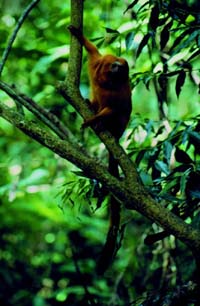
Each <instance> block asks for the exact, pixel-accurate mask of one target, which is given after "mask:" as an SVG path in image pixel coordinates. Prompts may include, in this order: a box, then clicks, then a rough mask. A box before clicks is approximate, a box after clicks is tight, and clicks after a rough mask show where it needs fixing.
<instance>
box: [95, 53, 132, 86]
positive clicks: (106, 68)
mask: <svg viewBox="0 0 200 306" xmlns="http://www.w3.org/2000/svg"><path fill="white" fill-rule="evenodd" d="M128 78H129V67H128V63H127V61H126V60H125V59H123V58H121V57H116V56H113V55H105V56H102V57H100V58H99V59H98V61H97V62H96V63H95V76H94V79H95V81H96V83H97V84H98V85H99V86H100V87H103V88H106V89H111V90H115V89H118V88H119V87H121V86H123V85H124V84H125V83H127V81H128Z"/></svg>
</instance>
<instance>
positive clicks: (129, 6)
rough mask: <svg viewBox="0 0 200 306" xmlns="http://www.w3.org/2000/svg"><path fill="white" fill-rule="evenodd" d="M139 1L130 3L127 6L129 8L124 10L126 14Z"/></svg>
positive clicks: (135, 0)
mask: <svg viewBox="0 0 200 306" xmlns="http://www.w3.org/2000/svg"><path fill="white" fill-rule="evenodd" d="M137 3H138V0H134V1H133V2H132V3H131V4H129V5H128V6H127V9H126V10H125V11H124V14H125V13H126V12H127V11H128V10H130V9H132V8H133V7H134V6H135V5H136V4H137Z"/></svg>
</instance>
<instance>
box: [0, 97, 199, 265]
mask: <svg viewBox="0 0 200 306" xmlns="http://www.w3.org/2000/svg"><path fill="white" fill-rule="evenodd" d="M0 116H1V117H3V118H4V119H5V120H7V121H8V122H10V123H11V124H12V125H14V126H16V127H17V128H18V129H20V130H21V131H22V132H24V133H25V134H26V135H28V136H29V137H31V138H33V139H35V140H36V141H37V142H39V143H40V144H42V145H43V146H45V147H47V148H49V149H50V150H51V151H53V152H55V153H56V154H58V155H59V156H61V157H63V158H64V159H66V160H68V161H70V162H71V163H73V164H75V165H76V166H78V167H79V168H80V169H82V170H83V171H84V173H85V174H86V175H87V176H88V177H92V178H95V179H97V180H98V181H100V182H101V183H102V184H103V185H104V186H105V187H106V188H107V189H108V190H110V191H111V192H112V194H113V195H114V196H115V197H117V198H118V199H119V200H120V201H121V202H122V203H125V206H126V207H128V208H129V209H131V210H133V209H135V210H137V211H138V212H140V213H141V214H142V215H144V216H146V217H147V218H149V219H151V220H153V221H154V222H157V223H158V224H159V225H160V226H162V227H163V228H164V229H165V230H167V231H169V232H170V233H172V234H174V235H175V236H176V237H177V238H179V239H180V240H181V241H183V242H184V243H186V244H187V245H188V246H189V247H190V248H191V249H192V251H193V252H194V254H195V256H196V258H198V260H199V259H200V231H199V230H196V229H194V228H193V227H192V226H190V225H189V224H187V223H185V222H184V221H183V220H181V219H180V218H179V217H177V216H176V215H174V214H173V213H171V212H170V211H169V210H168V209H166V208H164V207H162V206H161V205H158V204H157V203H156V202H155V201H154V200H153V199H152V198H151V197H150V196H149V194H148V192H147V191H146V190H145V188H144V187H143V186H142V185H141V184H140V183H136V184H135V182H133V184H132V186H127V184H126V182H125V181H120V180H118V179H117V178H115V177H113V176H112V175H111V174H110V173H109V172H108V170H107V169H106V167H105V166H103V165H102V164H101V163H100V162H99V161H98V160H96V159H95V158H92V157H91V156H89V155H88V154H84V153H82V152H81V151H79V150H77V147H76V146H73V145H72V144H71V143H70V142H69V141H67V140H61V139H58V138H57V137H56V136H54V135H53V134H51V133H50V132H49V131H45V130H44V129H42V128H41V127H40V126H39V125H38V124H37V123H35V122H32V121H27V120H26V119H25V118H24V117H23V116H22V115H20V114H19V113H17V112H16V111H14V110H13V109H11V108H9V107H7V106H5V105H4V104H3V103H1V102H0ZM130 187H131V188H130ZM198 262H199V261H198Z"/></svg>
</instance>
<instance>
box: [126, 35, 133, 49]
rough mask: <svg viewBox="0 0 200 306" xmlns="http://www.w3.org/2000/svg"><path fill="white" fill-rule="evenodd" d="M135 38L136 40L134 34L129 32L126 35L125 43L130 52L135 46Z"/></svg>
mask: <svg viewBox="0 0 200 306" xmlns="http://www.w3.org/2000/svg"><path fill="white" fill-rule="evenodd" d="M133 38H134V33H133V32H129V33H128V34H127V35H126V38H125V43H126V49H127V50H129V49H130V48H131V46H132V44H133Z"/></svg>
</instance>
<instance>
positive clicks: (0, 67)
mask: <svg viewBox="0 0 200 306" xmlns="http://www.w3.org/2000/svg"><path fill="white" fill-rule="evenodd" d="M39 1H40V0H33V1H32V2H31V3H30V4H29V5H28V6H27V7H26V9H25V10H24V12H23V13H22V15H21V17H20V18H19V20H18V22H17V24H16V27H15V29H14V31H13V33H12V35H11V37H10V39H9V41H8V45H7V47H6V49H5V50H4V52H3V55H2V60H1V63H0V76H1V74H2V71H3V68H4V66H5V63H6V61H7V58H8V56H9V53H10V51H11V49H12V45H13V43H14V41H15V38H16V36H17V33H18V32H19V30H20V28H21V26H22V24H23V22H24V21H25V19H26V18H27V16H28V14H29V13H30V12H31V11H32V9H33V8H34V7H35V6H36V5H37V4H38V2H39Z"/></svg>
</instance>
